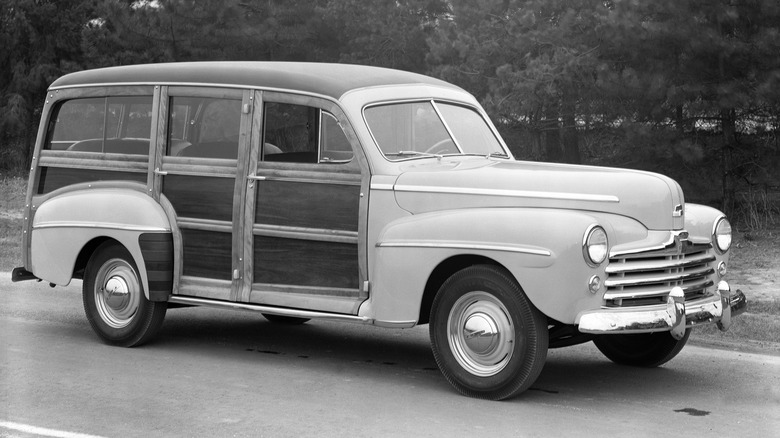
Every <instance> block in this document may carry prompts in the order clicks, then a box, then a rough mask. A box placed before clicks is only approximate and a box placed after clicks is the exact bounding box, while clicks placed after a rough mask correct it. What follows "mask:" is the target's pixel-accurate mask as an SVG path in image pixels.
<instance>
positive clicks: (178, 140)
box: [167, 96, 241, 159]
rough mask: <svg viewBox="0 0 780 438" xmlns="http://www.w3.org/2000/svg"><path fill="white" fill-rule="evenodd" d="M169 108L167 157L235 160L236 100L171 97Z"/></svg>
mask: <svg viewBox="0 0 780 438" xmlns="http://www.w3.org/2000/svg"><path fill="white" fill-rule="evenodd" d="M170 107H171V111H170V119H169V125H168V126H169V132H168V152H167V153H168V155H170V156H181V157H193V158H227V159H236V158H237V156H238V146H239V138H240V134H241V100H240V99H223V98H211V97H180V96H175V97H172V98H171V105H170Z"/></svg>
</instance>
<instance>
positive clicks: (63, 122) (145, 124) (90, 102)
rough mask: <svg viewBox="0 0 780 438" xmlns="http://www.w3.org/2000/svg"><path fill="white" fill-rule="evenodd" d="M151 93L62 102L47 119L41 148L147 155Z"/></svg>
mask: <svg viewBox="0 0 780 438" xmlns="http://www.w3.org/2000/svg"><path fill="white" fill-rule="evenodd" d="M151 132H152V96H111V97H99V98H87V99H73V100H68V101H65V102H62V103H61V104H60V105H59V107H58V108H57V109H56V110H55V111H54V115H53V116H52V118H51V119H50V121H49V129H48V136H47V140H46V143H45V144H44V149H49V150H67V151H72V152H98V153H117V154H130V155H148V154H149V144H150V141H149V138H150V135H151Z"/></svg>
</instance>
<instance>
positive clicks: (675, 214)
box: [672, 204, 683, 217]
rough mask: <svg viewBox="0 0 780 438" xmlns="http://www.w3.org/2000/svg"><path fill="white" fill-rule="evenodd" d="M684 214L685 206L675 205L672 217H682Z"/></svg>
mask: <svg viewBox="0 0 780 438" xmlns="http://www.w3.org/2000/svg"><path fill="white" fill-rule="evenodd" d="M682 215H683V206H682V204H677V205H675V206H674V211H673V212H672V217H682Z"/></svg>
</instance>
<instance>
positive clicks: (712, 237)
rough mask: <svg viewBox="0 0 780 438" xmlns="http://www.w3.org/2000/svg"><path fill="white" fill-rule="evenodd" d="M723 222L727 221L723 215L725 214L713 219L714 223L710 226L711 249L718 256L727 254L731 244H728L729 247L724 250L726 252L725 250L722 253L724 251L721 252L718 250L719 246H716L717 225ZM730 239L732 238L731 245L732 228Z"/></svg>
mask: <svg viewBox="0 0 780 438" xmlns="http://www.w3.org/2000/svg"><path fill="white" fill-rule="evenodd" d="M724 220H725V221H727V220H728V219H727V218H726V215H725V214H721V215H720V216H718V217H717V218H715V221H714V222H713V225H712V233H711V235H710V238H711V239H712V247H713V248H715V251H716V252H717V253H718V254H719V255H722V254H725V253H727V252H728V251H729V250H730V249H731V244H729V247H728V248H726V250H725V251H724V250H722V249H720V246H719V245H718V235H717V232H718V225H720V222H721V221H724ZM729 226H731V223H729ZM731 237H732V243H733V238H734V232H733V228H732V233H731Z"/></svg>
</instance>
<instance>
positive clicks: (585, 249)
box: [582, 224, 609, 268]
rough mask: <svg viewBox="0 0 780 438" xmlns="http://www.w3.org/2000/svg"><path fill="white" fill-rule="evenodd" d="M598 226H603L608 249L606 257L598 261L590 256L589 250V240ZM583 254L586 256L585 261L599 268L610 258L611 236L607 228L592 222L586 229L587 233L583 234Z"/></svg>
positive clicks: (602, 229)
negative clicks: (608, 234)
mask: <svg viewBox="0 0 780 438" xmlns="http://www.w3.org/2000/svg"><path fill="white" fill-rule="evenodd" d="M596 228H601V231H603V232H604V237H605V238H606V239H607V251H606V253H604V259H603V260H602V261H600V262H598V263H597V262H596V261H595V260H593V259H591V258H590V251H588V240H590V236H591V234H593V232H594V231H595V230H596ZM582 255H583V257H584V258H585V263H587V264H588V266H590V267H591V268H598V267H599V266H601V264H602V263H604V262H605V261H607V260H608V259H609V236H607V230H605V229H604V228H603V227H602V226H601V225H599V224H591V225H590V226H589V227H588V228H587V229H586V230H585V233H584V234H583V235H582Z"/></svg>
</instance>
